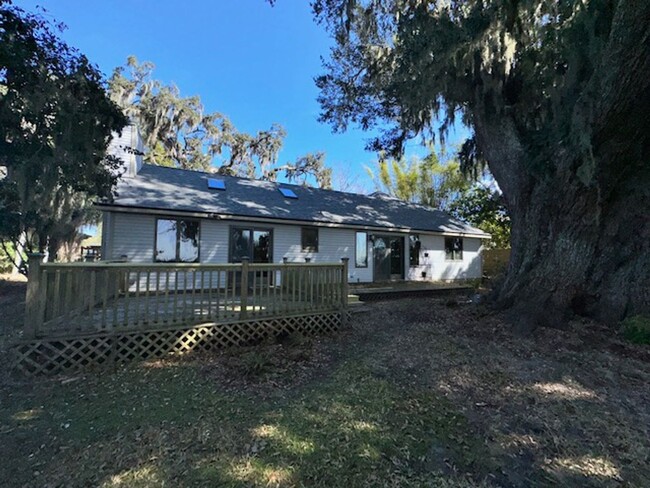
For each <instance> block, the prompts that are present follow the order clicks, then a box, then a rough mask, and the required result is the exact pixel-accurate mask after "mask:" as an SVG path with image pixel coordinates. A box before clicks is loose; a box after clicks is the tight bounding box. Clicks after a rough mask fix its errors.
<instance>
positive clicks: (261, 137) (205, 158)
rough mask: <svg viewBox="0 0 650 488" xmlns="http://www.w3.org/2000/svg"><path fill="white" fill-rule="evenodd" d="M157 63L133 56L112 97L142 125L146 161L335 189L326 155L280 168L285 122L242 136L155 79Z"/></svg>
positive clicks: (115, 78)
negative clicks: (140, 61) (282, 176)
mask: <svg viewBox="0 0 650 488" xmlns="http://www.w3.org/2000/svg"><path fill="white" fill-rule="evenodd" d="M153 70H154V65H153V64H152V63H150V62H144V63H139V62H138V61H137V59H136V58H135V57H133V56H131V57H129V59H128V60H127V64H126V66H125V67H119V68H117V69H116V70H115V71H114V73H113V75H112V77H111V79H110V80H109V86H110V92H111V98H112V99H113V100H114V101H115V102H116V103H118V104H119V105H120V106H121V107H122V108H123V109H124V111H125V113H126V114H127V115H128V116H129V117H131V118H133V119H134V120H136V121H137V123H138V127H139V129H140V131H141V133H142V134H143V137H144V142H145V145H146V146H147V147H148V148H150V151H149V152H148V153H147V154H146V155H145V159H146V160H147V161H148V162H150V163H154V164H160V165H164V166H177V167H180V168H185V169H200V170H203V171H213V170H214V171H216V172H218V173H222V174H230V175H236V176H245V177H248V178H257V179H264V180H271V181H275V180H276V179H277V178H278V176H279V175H280V174H281V173H283V172H284V175H285V177H286V178H287V179H289V180H293V181H298V182H301V183H302V184H308V183H309V182H314V183H316V185H318V186H320V187H321V188H330V187H331V173H332V172H331V170H330V169H329V168H327V167H326V166H325V154H324V153H321V152H318V153H313V154H312V153H310V154H307V155H305V156H301V157H300V158H298V159H297V160H296V161H294V162H287V163H285V164H278V156H279V153H280V149H281V148H282V143H283V140H284V138H285V136H286V132H285V130H284V129H283V128H282V127H281V126H280V125H279V124H273V125H272V126H271V128H270V129H268V130H262V131H259V132H257V133H256V134H247V133H244V132H239V131H238V130H237V129H236V128H235V127H234V126H233V124H232V123H231V122H230V120H229V119H228V118H227V117H226V116H225V115H223V114H220V113H217V112H215V113H205V110H204V107H203V104H202V103H201V99H200V98H199V97H198V96H193V97H182V96H181V94H180V90H179V89H178V87H176V86H175V85H165V84H163V83H162V82H160V81H158V80H155V79H153V77H152V74H153Z"/></svg>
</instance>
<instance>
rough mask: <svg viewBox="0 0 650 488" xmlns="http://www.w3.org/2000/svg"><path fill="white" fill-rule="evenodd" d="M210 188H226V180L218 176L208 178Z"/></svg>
mask: <svg viewBox="0 0 650 488" xmlns="http://www.w3.org/2000/svg"><path fill="white" fill-rule="evenodd" d="M208 188H210V189H211V190H225V189H226V182H225V181H223V180H219V179H217V178H208Z"/></svg>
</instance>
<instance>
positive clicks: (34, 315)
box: [24, 253, 58, 339]
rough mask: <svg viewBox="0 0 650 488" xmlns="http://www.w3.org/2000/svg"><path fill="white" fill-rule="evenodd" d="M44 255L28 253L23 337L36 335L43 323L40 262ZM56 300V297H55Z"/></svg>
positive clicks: (43, 302) (43, 294)
mask: <svg viewBox="0 0 650 488" xmlns="http://www.w3.org/2000/svg"><path fill="white" fill-rule="evenodd" d="M44 257H45V255H44V254H42V253H34V254H29V255H28V256H27V258H28V266H29V267H28V268H27V269H28V281H27V292H26V294H25V330H24V337H25V338H26V339H32V338H34V337H36V334H37V333H38V330H39V329H40V328H41V326H42V325H43V319H44V317H43V314H44V312H45V285H46V284H45V283H44V282H43V280H42V271H41V264H42V263H43V258H44ZM55 299H57V300H58V297H55Z"/></svg>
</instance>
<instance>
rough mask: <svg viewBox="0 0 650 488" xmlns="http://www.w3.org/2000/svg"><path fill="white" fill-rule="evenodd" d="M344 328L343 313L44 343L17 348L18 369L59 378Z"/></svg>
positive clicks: (107, 335) (51, 339) (16, 364)
mask: <svg viewBox="0 0 650 488" xmlns="http://www.w3.org/2000/svg"><path fill="white" fill-rule="evenodd" d="M340 325H341V313H340V312H331V313H324V314H317V315H316V314H311V315H298V316H290V317H283V318H274V319H257V320H249V321H245V322H233V323H227V324H203V325H199V326H195V327H186V328H182V329H167V330H152V331H141V332H129V333H119V334H111V333H105V334H95V335H92V336H80V337H74V338H72V337H69V338H68V337H66V338H61V337H57V338H42V339H35V340H31V341H28V342H21V343H19V344H17V345H16V346H15V347H14V348H13V353H14V361H15V362H14V364H15V367H16V369H17V370H19V371H20V372H22V373H24V374H28V375H35V374H56V373H61V372H64V371H70V370H78V369H82V368H90V367H96V366H102V365H109V364H117V363H126V362H131V361H137V360H141V359H147V358H155V357H162V356H166V355H169V354H186V353H189V352H192V351H199V350H201V351H206V350H210V349H214V348H224V347H232V346H244V345H250V344H256V343H259V342H260V341H262V340H264V339H265V338H266V337H269V336H278V335H282V334H285V333H291V332H300V333H302V334H305V335H308V336H309V335H315V334H321V333H331V332H335V331H336V330H338V329H339V327H340Z"/></svg>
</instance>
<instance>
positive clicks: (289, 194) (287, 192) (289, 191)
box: [278, 188, 298, 198]
mask: <svg viewBox="0 0 650 488" xmlns="http://www.w3.org/2000/svg"><path fill="white" fill-rule="evenodd" d="M278 190H280V193H282V195H284V197H285V198H298V195H296V194H295V192H294V191H293V190H292V189H291V188H278Z"/></svg>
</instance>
